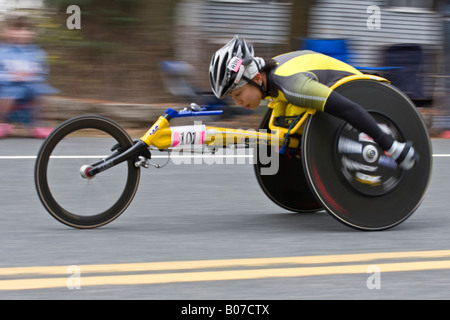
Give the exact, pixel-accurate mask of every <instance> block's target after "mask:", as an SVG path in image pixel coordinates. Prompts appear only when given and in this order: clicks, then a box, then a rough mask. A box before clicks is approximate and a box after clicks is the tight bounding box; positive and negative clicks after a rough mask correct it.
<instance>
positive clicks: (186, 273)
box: [0, 250, 450, 290]
mask: <svg viewBox="0 0 450 320" xmlns="http://www.w3.org/2000/svg"><path fill="white" fill-rule="evenodd" d="M371 265H376V266H377V269H378V270H379V271H380V272H399V271H418V270H437V269H450V250H438V251H412V252H385V253H363V254H347V255H322V256H304V257H281V258H255V259H227V260H198V261H175V262H174V261H171V262H149V263H125V264H103V265H79V266H72V267H69V266H47V267H17V268H0V290H29V289H45V288H58V287H60V288H61V287H69V285H70V283H71V281H72V280H74V277H76V280H77V281H79V283H78V284H79V286H80V287H85V286H101V285H133V284H159V283H174V282H196V281H223V280H242V279H263V278H284V277H306V276H320V275H332V274H358V273H361V274H363V273H368V272H370V271H368V267H369V266H371ZM74 270H76V274H73V272H74Z"/></svg>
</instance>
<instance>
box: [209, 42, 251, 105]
mask: <svg viewBox="0 0 450 320" xmlns="http://www.w3.org/2000/svg"><path fill="white" fill-rule="evenodd" d="M253 54H254V52H253V46H252V45H247V43H246V42H245V40H243V39H242V40H241V39H239V37H238V36H237V35H236V36H234V38H233V40H231V41H230V42H228V43H227V44H226V45H225V46H223V47H222V48H220V49H219V50H217V51H216V53H215V54H214V55H213V57H212V59H211V64H210V66H209V83H210V84H211V89H212V90H213V92H214V94H215V95H216V97H217V98H219V99H221V98H223V97H224V96H225V95H226V94H227V93H228V92H229V91H230V90H231V89H233V88H237V85H238V83H239V82H240V81H241V79H243V80H245V81H246V82H252V80H251V78H250V79H249V78H248V77H246V76H245V75H244V71H245V70H246V68H247V66H249V65H250V64H252V62H254V60H255V58H254V56H253ZM255 64H256V66H257V70H258V71H259V64H258V63H255ZM241 83H242V82H241ZM244 83H245V82H244Z"/></svg>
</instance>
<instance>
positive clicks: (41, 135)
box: [33, 127, 53, 139]
mask: <svg viewBox="0 0 450 320" xmlns="http://www.w3.org/2000/svg"><path fill="white" fill-rule="evenodd" d="M52 131H53V128H46V127H36V128H34V129H33V137H34V138H36V139H45V138H47V137H48V135H49V134H50V133H51V132H52Z"/></svg>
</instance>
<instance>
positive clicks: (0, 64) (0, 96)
mask: <svg viewBox="0 0 450 320" xmlns="http://www.w3.org/2000/svg"><path fill="white" fill-rule="evenodd" d="M34 39H35V32H34V31H33V29H32V28H31V25H30V23H29V21H28V18H26V17H24V16H10V17H8V18H7V19H6V21H5V26H4V28H3V43H1V44H0V138H3V137H6V136H7V135H8V134H10V133H11V132H12V131H13V129H14V127H13V125H12V124H11V123H12V122H21V123H24V124H25V125H27V127H28V128H29V130H30V134H31V135H32V136H33V137H35V138H45V137H47V135H48V134H49V133H50V131H51V128H46V127H43V126H42V125H41V123H40V114H41V106H40V99H39V98H40V97H41V96H42V95H46V94H53V93H56V92H57V90H55V89H54V88H53V87H51V86H50V85H49V84H47V82H46V76H47V73H48V70H47V65H46V56H47V55H46V53H45V52H44V51H43V50H42V49H41V48H40V47H39V46H38V45H37V44H35V43H34Z"/></svg>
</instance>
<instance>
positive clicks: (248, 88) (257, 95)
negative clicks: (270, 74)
mask: <svg viewBox="0 0 450 320" xmlns="http://www.w3.org/2000/svg"><path fill="white" fill-rule="evenodd" d="M259 75H260V74H259ZM253 81H255V82H256V83H258V84H261V83H262V78H260V77H258V75H257V76H255V77H254V78H253ZM230 95H231V97H232V98H233V100H234V103H235V104H236V105H238V106H242V107H244V108H247V109H256V108H257V107H258V106H259V104H260V103H261V99H262V98H263V95H262V93H261V90H259V89H258V88H257V87H255V86H254V85H251V84H246V85H244V86H242V87H240V88H239V89H236V90H233V91H231V93H230Z"/></svg>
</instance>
